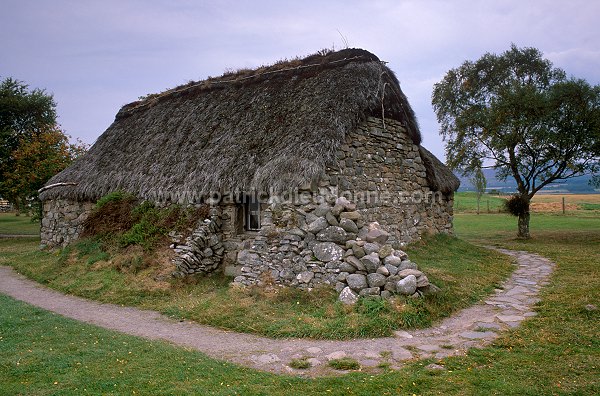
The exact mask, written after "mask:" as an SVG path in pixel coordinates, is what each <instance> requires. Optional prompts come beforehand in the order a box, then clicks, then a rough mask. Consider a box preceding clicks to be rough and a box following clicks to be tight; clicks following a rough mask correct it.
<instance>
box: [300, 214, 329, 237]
mask: <svg viewBox="0 0 600 396" xmlns="http://www.w3.org/2000/svg"><path fill="white" fill-rule="evenodd" d="M327 226H329V223H328V222H327V220H326V219H325V218H324V217H319V218H317V219H316V220H315V221H313V222H312V223H310V224H309V225H308V227H307V229H306V230H307V231H308V232H311V233H313V234H316V233H318V232H320V231H322V230H324V229H325V228H327Z"/></svg>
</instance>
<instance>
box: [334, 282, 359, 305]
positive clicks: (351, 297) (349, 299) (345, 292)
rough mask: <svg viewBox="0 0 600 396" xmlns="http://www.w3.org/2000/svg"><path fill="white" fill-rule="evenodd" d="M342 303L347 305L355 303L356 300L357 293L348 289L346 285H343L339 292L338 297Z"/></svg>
mask: <svg viewBox="0 0 600 396" xmlns="http://www.w3.org/2000/svg"><path fill="white" fill-rule="evenodd" d="M338 299H339V300H340V301H341V302H342V303H344V304H347V305H352V304H356V302H357V301H358V294H356V292H354V291H353V290H352V289H350V288H349V287H348V286H346V287H344V288H343V289H342V291H341V292H340V296H339V298H338Z"/></svg>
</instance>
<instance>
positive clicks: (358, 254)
mask: <svg viewBox="0 0 600 396" xmlns="http://www.w3.org/2000/svg"><path fill="white" fill-rule="evenodd" d="M352 251H353V252H354V255H355V256H356V257H358V258H363V257H364V256H365V254H367V253H366V252H365V249H363V248H362V246H359V245H352Z"/></svg>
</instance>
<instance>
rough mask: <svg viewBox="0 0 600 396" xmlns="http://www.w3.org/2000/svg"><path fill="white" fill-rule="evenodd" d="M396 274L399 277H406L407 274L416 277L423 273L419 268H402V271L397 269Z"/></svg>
mask: <svg viewBox="0 0 600 396" xmlns="http://www.w3.org/2000/svg"><path fill="white" fill-rule="evenodd" d="M396 275H398V276H399V277H401V278H406V277H407V276H409V275H413V276H414V277H415V278H418V277H419V276H424V275H425V274H423V273H422V272H421V271H419V270H415V269H405V270H402V271H398V273H397V274H396Z"/></svg>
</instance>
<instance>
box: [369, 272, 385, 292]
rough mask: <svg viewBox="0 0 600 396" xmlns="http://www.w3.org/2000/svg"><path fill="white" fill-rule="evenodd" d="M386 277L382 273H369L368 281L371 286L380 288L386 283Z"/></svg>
mask: <svg viewBox="0 0 600 396" xmlns="http://www.w3.org/2000/svg"><path fill="white" fill-rule="evenodd" d="M385 281H386V277H385V276H384V275H382V274H378V273H374V274H369V275H367V283H368V284H369V287H377V288H380V287H382V286H384V285H385Z"/></svg>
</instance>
